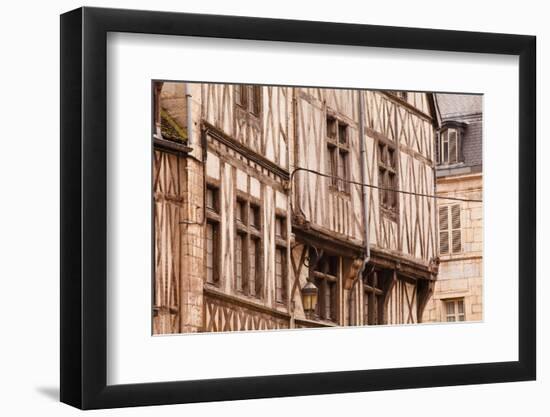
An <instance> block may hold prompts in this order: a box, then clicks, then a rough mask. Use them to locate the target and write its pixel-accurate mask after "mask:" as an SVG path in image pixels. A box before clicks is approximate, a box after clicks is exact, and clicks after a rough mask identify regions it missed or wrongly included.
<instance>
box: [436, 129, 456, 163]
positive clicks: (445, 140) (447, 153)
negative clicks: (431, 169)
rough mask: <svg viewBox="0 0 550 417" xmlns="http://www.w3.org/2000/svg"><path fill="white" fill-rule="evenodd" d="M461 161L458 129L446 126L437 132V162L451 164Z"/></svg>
mask: <svg viewBox="0 0 550 417" xmlns="http://www.w3.org/2000/svg"><path fill="white" fill-rule="evenodd" d="M458 162H461V158H460V131H459V130H458V129H456V128H446V129H444V130H442V131H441V132H440V134H439V163H440V164H442V165H453V164H456V163H458Z"/></svg>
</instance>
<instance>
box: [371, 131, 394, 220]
mask: <svg viewBox="0 0 550 417" xmlns="http://www.w3.org/2000/svg"><path fill="white" fill-rule="evenodd" d="M376 153H377V161H378V162H377V163H378V186H379V187H380V188H379V190H378V203H379V206H380V212H381V214H382V215H383V216H385V217H388V218H390V219H391V220H393V221H397V220H398V218H399V192H398V190H399V147H398V146H397V145H396V144H394V143H393V142H392V141H390V140H382V139H380V138H379V139H378V140H377V145H376ZM390 155H391V156H390ZM388 158H389V159H388ZM388 162H389V163H388ZM390 179H391V181H389V180H390Z"/></svg>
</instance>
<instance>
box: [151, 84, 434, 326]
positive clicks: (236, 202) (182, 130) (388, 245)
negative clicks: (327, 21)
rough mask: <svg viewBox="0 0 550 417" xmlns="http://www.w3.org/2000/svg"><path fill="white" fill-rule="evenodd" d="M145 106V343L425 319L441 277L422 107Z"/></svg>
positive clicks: (391, 99)
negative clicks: (148, 195) (150, 260)
mask: <svg viewBox="0 0 550 417" xmlns="http://www.w3.org/2000/svg"><path fill="white" fill-rule="evenodd" d="M153 92H154V97H155V100H154V101H155V117H154V127H153V140H154V145H155V146H154V161H153V167H154V169H153V173H154V175H153V181H154V182H153V186H154V190H153V192H154V207H155V211H154V217H155V222H154V224H155V285H154V297H153V300H154V302H153V332H154V333H156V334H160V333H179V332H197V331H204V332H208V331H235V330H237V331H238V330H263V329H281V328H299V327H319V326H344V325H368V324H399V323H417V322H420V321H421V319H422V317H423V310H424V307H425V305H426V303H427V301H428V299H429V297H430V295H431V292H432V290H433V286H434V281H435V279H436V276H437V268H438V264H437V256H438V253H437V235H436V234H437V229H436V221H437V217H436V206H435V200H434V199H433V198H432V197H430V196H433V194H434V193H435V182H434V179H435V174H434V173H435V164H434V155H435V153H434V133H435V124H436V118H435V117H434V115H435V112H434V101H433V97H432V95H431V94H426V93H405V92H386V91H365V90H349V89H348V90H345V89H324V88H297V87H296V88H295V87H283V86H257V85H244V84H242V85H230V84H214V83H202V84H199V83H155V84H154V86H153ZM312 293H313V294H314V295H315V297H314V299H315V300H314V301H313V302H311V300H312V299H311V298H310V295H311V294H312ZM308 294H309V295H308ZM308 297H309V298H308Z"/></svg>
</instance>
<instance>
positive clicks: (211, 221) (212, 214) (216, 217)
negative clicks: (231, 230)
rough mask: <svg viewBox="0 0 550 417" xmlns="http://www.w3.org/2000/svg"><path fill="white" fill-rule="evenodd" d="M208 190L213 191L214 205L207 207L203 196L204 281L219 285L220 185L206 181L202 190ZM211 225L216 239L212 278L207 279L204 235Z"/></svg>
mask: <svg viewBox="0 0 550 417" xmlns="http://www.w3.org/2000/svg"><path fill="white" fill-rule="evenodd" d="M209 190H211V191H212V192H213V193H214V206H213V207H209V206H208V203H207V199H208V198H207V197H206V196H205V199H204V201H205V204H206V210H205V213H206V228H205V230H204V234H205V235H204V258H203V259H204V270H205V275H204V276H205V282H206V283H207V284H209V285H215V286H219V285H220V280H221V275H220V259H221V256H220V253H221V252H220V249H221V248H220V236H221V234H220V224H221V216H220V187H219V184H214V183H207V185H206V189H205V190H204V192H205V193H207V192H208V191H209ZM209 226H210V227H213V229H214V233H215V236H216V238H217V239H216V240H215V241H214V242H213V246H214V247H213V252H214V254H213V261H214V263H213V265H212V267H213V279H212V281H209V280H208V279H207V277H208V272H207V268H208V265H207V262H208V260H207V257H208V254H207V250H208V248H207V245H208V242H207V239H208V236H207V235H206V234H207V233H208V227H209Z"/></svg>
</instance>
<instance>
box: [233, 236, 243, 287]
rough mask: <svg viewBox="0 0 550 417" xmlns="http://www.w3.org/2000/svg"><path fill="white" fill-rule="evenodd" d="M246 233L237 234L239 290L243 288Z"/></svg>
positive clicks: (236, 264) (237, 280)
mask: <svg viewBox="0 0 550 417" xmlns="http://www.w3.org/2000/svg"><path fill="white" fill-rule="evenodd" d="M244 238H245V237H244V235H242V234H237V240H236V245H235V258H236V260H235V278H236V283H235V284H236V287H237V290H238V291H242V290H243V255H244V253H243V246H244Z"/></svg>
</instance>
